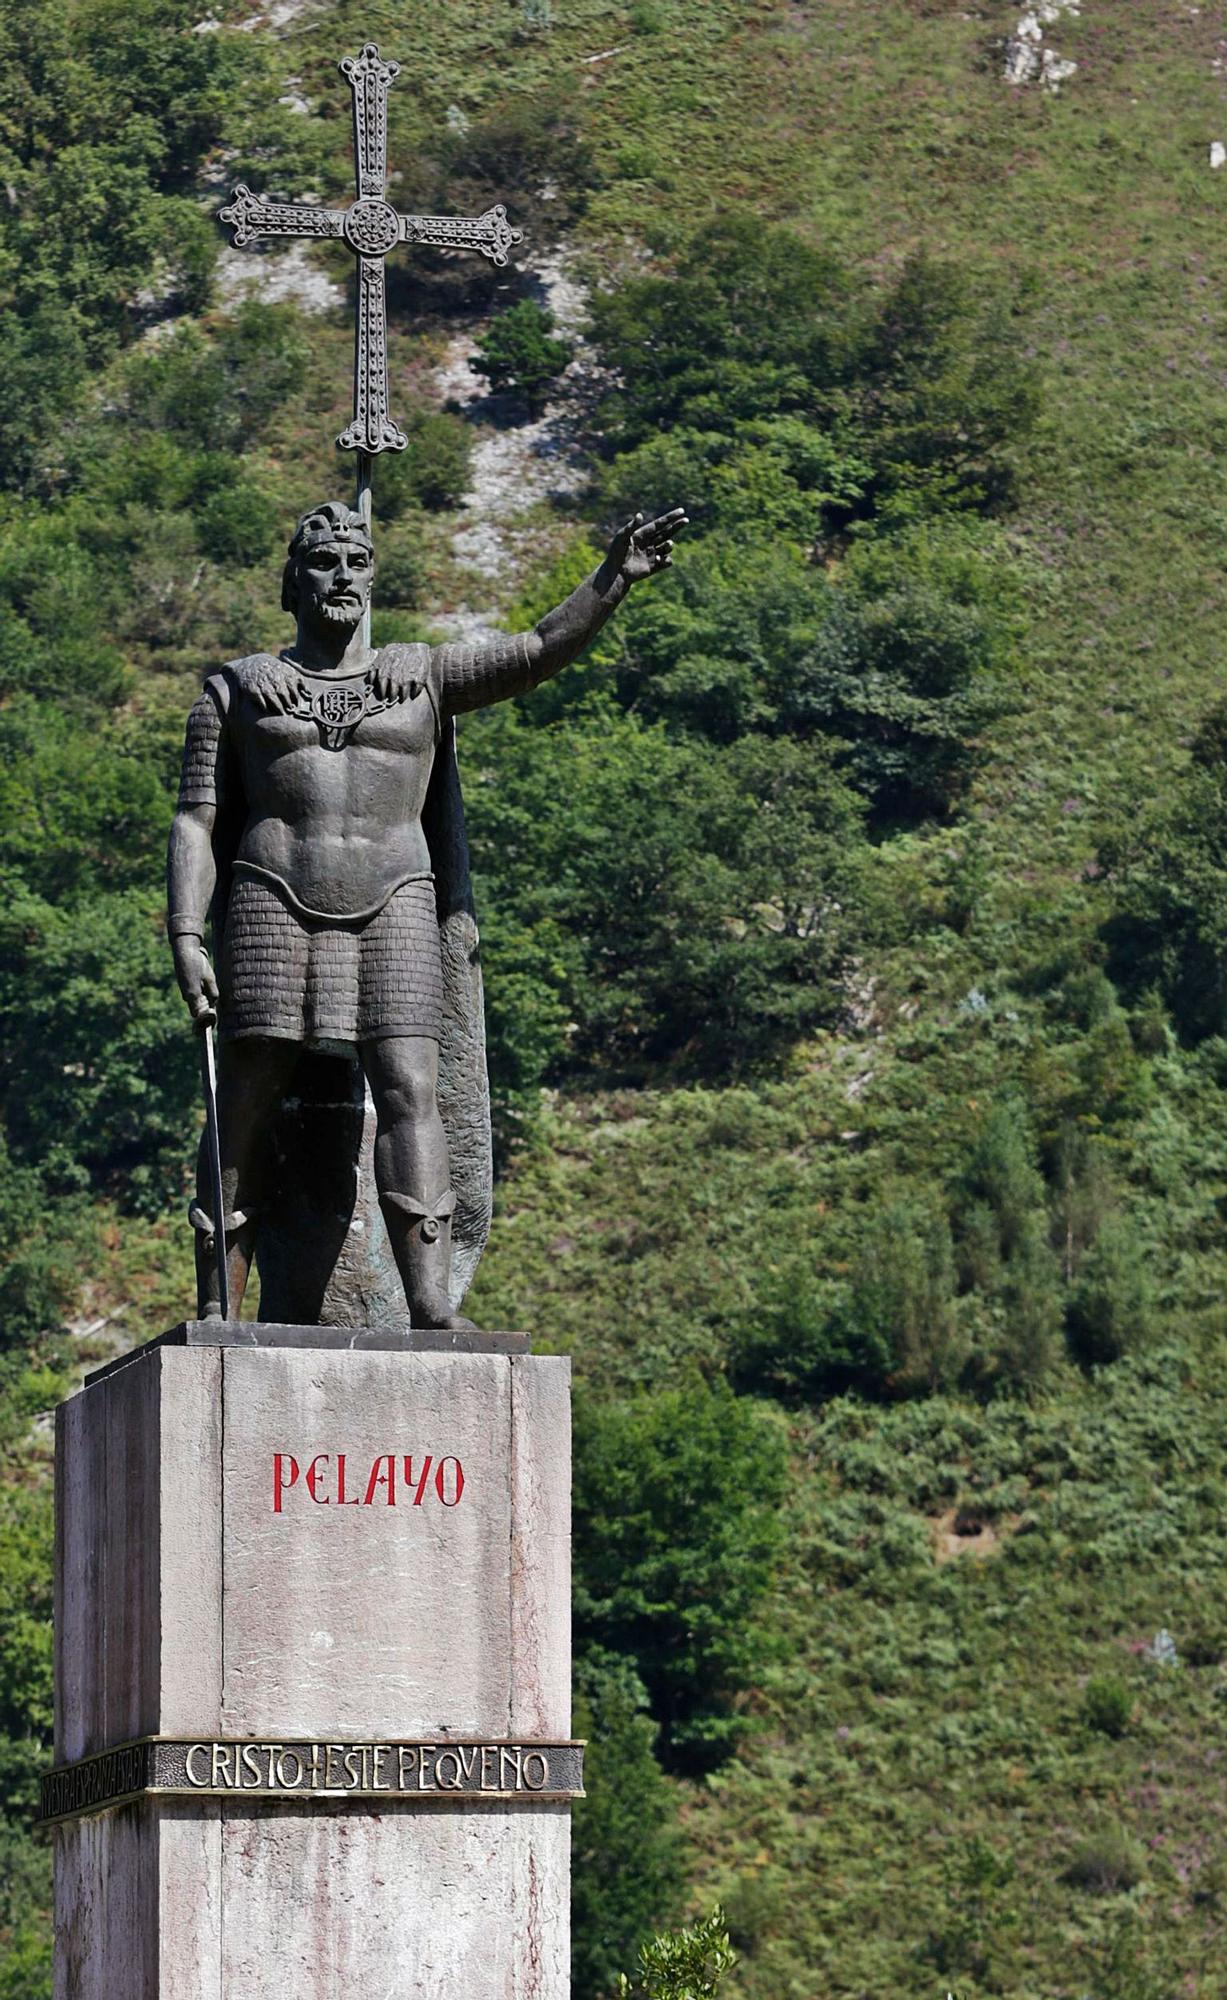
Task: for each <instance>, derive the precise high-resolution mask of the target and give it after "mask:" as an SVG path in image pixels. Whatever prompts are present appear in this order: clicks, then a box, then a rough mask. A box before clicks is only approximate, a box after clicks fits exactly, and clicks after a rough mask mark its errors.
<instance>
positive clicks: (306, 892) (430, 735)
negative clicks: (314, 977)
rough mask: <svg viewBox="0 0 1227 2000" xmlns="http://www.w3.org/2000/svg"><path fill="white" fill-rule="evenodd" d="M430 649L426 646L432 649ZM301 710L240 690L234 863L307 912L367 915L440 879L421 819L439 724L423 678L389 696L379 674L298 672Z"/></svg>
mask: <svg viewBox="0 0 1227 2000" xmlns="http://www.w3.org/2000/svg"><path fill="white" fill-rule="evenodd" d="M423 651H425V649H423ZM288 700H289V703H290V704H291V706H290V712H289V713H285V712H283V710H282V708H281V707H279V706H275V705H269V704H268V703H267V702H266V701H265V700H264V699H262V698H261V696H260V693H259V691H258V687H253V686H251V685H248V686H244V685H242V683H241V681H239V682H238V683H237V684H235V685H232V688H231V695H230V701H229V704H228V714H227V719H226V727H227V735H228V738H229V744H230V749H231V754H232V758H233V766H234V767H236V768H235V776H236V777H237V778H238V780H239V783H240V785H241V790H242V795H243V805H244V808H245V810H244V814H243V826H242V832H241V835H240V837H239V841H238V846H237V849H236V852H235V860H234V866H235V869H236V871H237V872H238V873H240V874H251V875H256V876H263V877H265V878H267V879H269V880H271V881H273V882H275V883H276V884H277V885H278V886H279V887H280V888H281V889H282V890H283V891H284V892H285V894H286V895H287V896H288V898H289V900H290V901H291V903H292V904H294V905H295V906H296V907H297V909H298V910H299V911H300V913H301V914H303V915H305V916H307V917H324V918H329V917H333V918H348V919H351V920H353V919H357V918H362V917H367V916H371V915H373V914H374V913H375V912H376V911H377V910H379V909H382V907H383V905H384V904H385V903H386V902H387V900H388V897H389V896H390V895H391V894H392V893H393V891H394V890H396V889H397V888H399V887H400V885H401V884H402V883H403V882H406V881H410V880H412V879H413V878H415V877H421V876H424V875H429V873H430V852H429V849H428V847H427V843H426V837H425V835H424V833H423V831H422V822H421V813H422V806H423V804H424V802H425V798H426V789H427V786H428V784H429V782H430V774H431V770H432V767H433V764H434V757H435V749H436V745H437V743H438V736H439V724H438V715H437V710H436V707H435V704H434V702H433V701H432V699H431V696H430V694H429V693H428V692H427V689H426V686H425V685H424V684H423V683H422V682H417V683H413V684H410V685H407V686H402V688H401V689H400V690H399V691H398V692H397V693H396V694H394V695H393V696H392V697H391V698H390V699H382V698H380V697H379V696H378V695H377V694H376V692H375V689H374V682H373V676H372V674H370V673H368V674H358V675H348V676H345V677H335V678H334V677H324V676H319V675H312V674H308V673H305V672H303V671H302V670H295V674H294V676H293V685H292V687H291V689H290V693H289V696H288Z"/></svg>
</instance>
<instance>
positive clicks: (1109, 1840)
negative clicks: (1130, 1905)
mask: <svg viewBox="0 0 1227 2000" xmlns="http://www.w3.org/2000/svg"><path fill="white" fill-rule="evenodd" d="M1145 1869H1146V1857H1145V1854H1144V1852H1143V1850H1142V1848H1141V1847H1140V1846H1139V1844H1138V1842H1137V1841H1136V1840H1133V1839H1132V1838H1131V1837H1130V1836H1129V1835H1128V1834H1127V1833H1124V1832H1122V1830H1121V1828H1120V1827H1118V1826H1115V1825H1113V1824H1111V1823H1110V1822H1106V1821H1105V1822H1104V1824H1103V1825H1101V1826H1099V1827H1097V1828H1096V1829H1095V1830H1094V1831H1093V1832H1092V1833H1090V1834H1088V1836H1087V1838H1086V1839H1085V1840H1083V1841H1080V1842H1079V1844H1078V1846H1077V1847H1076V1848H1075V1849H1074V1851H1073V1853H1072V1854H1071V1855H1070V1857H1069V1860H1068V1862H1067V1863H1066V1866H1065V1870H1064V1876H1063V1879H1064V1880H1065V1881H1066V1882H1069V1883H1070V1884H1071V1885H1072V1886H1073V1887H1074V1888H1075V1889H1085V1890H1086V1891H1087V1892H1088V1894H1090V1895H1092V1896H1115V1895H1120V1894H1121V1893H1122V1892H1123V1891H1125V1890H1127V1889H1136V1887H1137V1885H1138V1883H1139V1882H1140V1881H1141V1880H1142V1877H1143V1875H1144V1873H1145Z"/></svg>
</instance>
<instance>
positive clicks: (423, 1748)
mask: <svg viewBox="0 0 1227 2000" xmlns="http://www.w3.org/2000/svg"><path fill="white" fill-rule="evenodd" d="M583 1792H584V1746H583V1744H582V1743H576V1742H569V1743H503V1742H494V1743H492V1742H485V1743H482V1742H473V1743H447V1742H442V1743H424V1742H412V1743H410V1742H395V1743H373V1742H371V1743H353V1742H345V1743H326V1742H308V1743H302V1742H299V1743H283V1742H274V1741H272V1740H270V1739H262V1740H258V1739H254V1738H252V1739H247V1740H242V1741H236V1740H234V1739H233V1738H229V1739H225V1740H223V1739H221V1738H215V1737H201V1738H199V1739H198V1740H197V1741H195V1742H188V1741H175V1742H167V1741H165V1740H164V1739H163V1738H161V1737H153V1736H146V1737H142V1738H141V1739H140V1740H139V1741H137V1742H135V1743H124V1744H121V1745H120V1746H119V1747H118V1748H116V1749H114V1750H102V1751H100V1752H99V1753H98V1755H97V1756H95V1757H83V1758H82V1759H81V1760H80V1762H78V1763H76V1764H62V1765H60V1766H59V1768H58V1769H56V1770H54V1771H48V1772H47V1773H46V1775H45V1776H44V1778H43V1781H42V1804H41V1809H40V1811H39V1822H40V1824H44V1825H45V1824H47V1823H48V1822H49V1821H53V1820H59V1819H68V1818H71V1817H72V1816H73V1815H74V1814H78V1813H97V1812H105V1811H107V1810H108V1808H110V1807H112V1806H120V1805H126V1804H128V1803H129V1801H130V1800H133V1799H139V1798H145V1797H150V1796H154V1797H158V1796H160V1797H167V1796H170V1797H179V1798H249V1799H251V1798H256V1799H292V1800H294V1801H295V1802H299V1801H302V1800H307V1799H376V1798H381V1799H412V1800H415V1801H417V1802H418V1803H423V1802H427V1801H430V1800H434V1801H439V1802H446V1801H447V1800H449V1799H451V1800H457V1801H461V1802H464V1801H469V1800H475V1799H493V1800H521V1801H523V1800H527V1801H531V1800H533V1799H536V1800H538V1801H541V1802H542V1803H558V1802H560V1801H565V1800H569V1799H578V1798H582V1797H583Z"/></svg>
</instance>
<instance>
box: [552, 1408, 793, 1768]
mask: <svg viewBox="0 0 1227 2000" xmlns="http://www.w3.org/2000/svg"><path fill="white" fill-rule="evenodd" d="M785 1468H786V1456H785V1450H784V1442H783V1438H782V1436H781V1434H780V1432H779V1431H778V1430H777V1428H776V1426H775V1425H774V1423H772V1422H771V1421H770V1420H769V1419H768V1418H766V1417H765V1416H764V1415H762V1414H761V1413H760V1412H759V1411H758V1410H757V1409H755V1408H754V1407H753V1406H750V1405H747V1404H744V1403H739V1402H737V1400H736V1399H735V1398H734V1397H733V1396H732V1395H730V1394H729V1392H728V1391H727V1389H723V1388H717V1389H693V1390H673V1391H670V1392H667V1393H666V1394H664V1395H658V1396H654V1397H651V1398H644V1399H642V1400H640V1401H635V1402H630V1403H623V1404H607V1405H603V1406H597V1407H589V1409H588V1410H587V1411H586V1412H582V1413H581V1418H580V1422H579V1425H578V1427H577V1432H576V1460H575V1487H574V1505H575V1536H574V1556H575V1572H576V1580H575V1619H576V1633H577V1638H578V1640H579V1642H580V1643H581V1645H584V1646H592V1645H596V1646H600V1647H604V1648H607V1649H608V1650H611V1651H614V1652H618V1653H622V1654H624V1655H626V1656H627V1657H628V1658H629V1659H631V1660H633V1661H634V1663H635V1665H636V1668H637V1670H638V1673H639V1675H640V1677H641V1678H642V1681H643V1684H644V1686H645V1687H646V1689H647V1691H648V1695H649V1699H650V1701H651V1706H652V1714H653V1715H654V1716H655V1717H656V1719H657V1721H658V1722H659V1723H660V1725H661V1744H662V1751H663V1753H664V1754H665V1756H666V1758H667V1761H668V1762H670V1763H671V1764H673V1765H675V1766H679V1767H682V1768H686V1769H691V1770H702V1769H704V1768H707V1767H709V1766H711V1765H714V1764H717V1763H719V1762H720V1761H722V1759H723V1758H725V1757H726V1756H727V1755H728V1754H729V1752H730V1750H731V1749H732V1747H733V1745H734V1743H735V1742H736V1740H737V1737H738V1735H739V1733H740V1731H741V1729H742V1727H743V1726H744V1725H743V1723H742V1721H741V1718H740V1716H739V1713H738V1707H737V1698H738V1696H739V1695H741V1694H742V1693H744V1691H745V1690H746V1689H747V1688H748V1687H750V1686H751V1685H752V1684H753V1682H754V1679H755V1677H756V1676H757V1674H758V1673H759V1671H760V1670H761V1667H762V1665H763V1662H764V1660H765V1657H766V1654H767V1651H768V1641H767V1634H766V1630H765V1626H764V1611H765V1604H766V1599H767V1596H768V1593H769V1591H770V1588H771V1581H772V1565H773V1562H774V1559H775V1556H776V1554H777V1552H778V1549H779V1546H780V1527H779V1520H778V1513H777V1510H778V1507H779V1504H780V1501H781V1500H782V1498H783V1495H784V1490H785V1479H786V1469H785Z"/></svg>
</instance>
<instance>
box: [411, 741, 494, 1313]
mask: <svg viewBox="0 0 1227 2000" xmlns="http://www.w3.org/2000/svg"><path fill="white" fill-rule="evenodd" d="M422 827H423V830H424V832H425V834H426V841H427V845H428V846H429V848H430V860H431V867H432V868H433V870H434V877H435V908H436V911H437V913H438V919H439V943H440V946H441V947H442V953H443V1032H442V1035H441V1037H440V1041H439V1111H440V1113H441V1115H442V1118H443V1129H444V1131H445V1132H446V1133H447V1148H448V1155H449V1161H450V1167H451V1181H452V1191H453V1193H454V1194H455V1197H456V1210H455V1214H454V1215H453V1217H452V1277H451V1285H450V1287H449V1290H450V1292H451V1300H452V1305H453V1307H458V1306H459V1304H460V1302H461V1300H462V1299H463V1297H464V1295H465V1293H466V1292H467V1290H468V1288H469V1285H470V1284H471V1282H472V1279H473V1274H474V1272H475V1271H476V1269H477V1266H478V1263H479V1262H480V1259H481V1253H482V1251H483V1250H484V1248H485V1244H486V1238H487V1236H488V1235H489V1233H490V1218H491V1214H492V1213H493V1207H494V1152H493V1143H492V1139H491V1132H490V1079H489V1074H488V1072H487V1069H486V1011H485V997H484V991H483V987H482V977H481V951H480V942H481V941H480V936H479V933H478V929H477V913H476V910H475V908H474V903H473V881H472V875H471V872H470V868H469V842H468V835H467V833H466V830H465V823H464V799H463V797H462V796H461V791H460V769H459V766H458V764H457V762H456V724H455V722H454V721H450V722H447V723H445V725H444V727H443V730H442V733H441V735H440V739H439V747H438V750H437V751H436V752H435V765H434V770H433V771H432V773H431V778H430V786H429V789H428V790H427V793H426V803H425V806H424V807H423V809H422Z"/></svg>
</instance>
